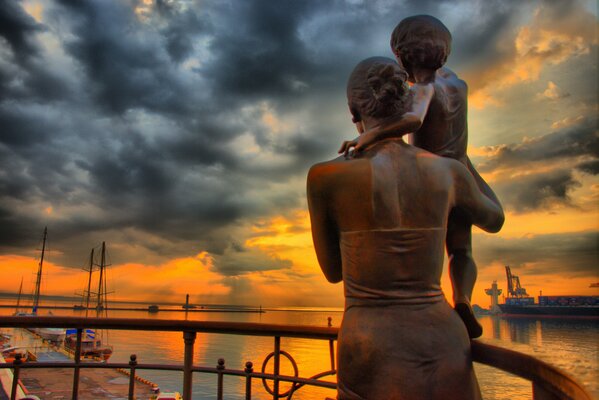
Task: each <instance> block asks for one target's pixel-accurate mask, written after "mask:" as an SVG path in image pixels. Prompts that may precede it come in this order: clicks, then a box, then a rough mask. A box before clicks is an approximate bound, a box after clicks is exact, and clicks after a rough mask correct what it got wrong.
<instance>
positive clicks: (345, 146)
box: [337, 139, 358, 158]
mask: <svg viewBox="0 0 599 400" xmlns="http://www.w3.org/2000/svg"><path fill="white" fill-rule="evenodd" d="M357 145H358V139H354V140H344V141H343V143H342V144H341V147H340V148H339V151H337V153H338V154H341V153H343V156H344V157H345V158H347V157H348V155H349V152H350V150H351V148H352V147H353V148H354V151H355V149H356V146H357Z"/></svg>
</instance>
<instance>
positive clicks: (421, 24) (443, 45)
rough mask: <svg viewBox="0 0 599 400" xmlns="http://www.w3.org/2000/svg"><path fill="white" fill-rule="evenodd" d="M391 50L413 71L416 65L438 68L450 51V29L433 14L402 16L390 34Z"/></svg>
mask: <svg viewBox="0 0 599 400" xmlns="http://www.w3.org/2000/svg"><path fill="white" fill-rule="evenodd" d="M391 50H393V54H395V56H396V57H397V59H398V62H401V64H402V65H403V66H404V68H405V69H406V70H407V71H408V72H410V71H412V69H413V68H423V69H434V70H436V69H439V68H441V67H442V66H443V64H445V61H447V56H449V53H450V51H451V33H449V30H448V29H447V27H446V26H445V25H443V23H442V22H441V21H439V20H438V19H437V18H435V17H431V16H430V15H415V16H413V17H408V18H406V19H404V20H402V21H401V22H400V23H399V24H398V25H397V26H396V27H395V29H394V30H393V33H392V34H391Z"/></svg>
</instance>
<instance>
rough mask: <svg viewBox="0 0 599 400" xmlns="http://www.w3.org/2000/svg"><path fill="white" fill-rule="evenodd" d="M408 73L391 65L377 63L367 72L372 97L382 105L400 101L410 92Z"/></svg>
mask: <svg viewBox="0 0 599 400" xmlns="http://www.w3.org/2000/svg"><path fill="white" fill-rule="evenodd" d="M407 78H408V75H407V73H406V72H405V71H404V70H403V69H399V68H396V67H394V66H393V65H389V64H381V63H375V64H373V65H372V66H371V67H370V68H369V69H368V72H367V78H366V80H367V82H368V85H369V86H370V90H371V91H372V95H373V96H374V98H375V99H376V101H377V102H379V103H381V104H390V103H393V102H396V101H398V100H400V99H401V98H402V97H403V96H404V95H405V93H406V91H407V90H408V87H407V84H406V80H407Z"/></svg>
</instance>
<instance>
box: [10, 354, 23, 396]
mask: <svg viewBox="0 0 599 400" xmlns="http://www.w3.org/2000/svg"><path fill="white" fill-rule="evenodd" d="M22 362H23V361H21V353H17V354H15V359H14V361H13V362H12V365H13V369H12V388H11V389H10V400H16V398H17V387H18V386H19V370H20V369H21V363H22Z"/></svg>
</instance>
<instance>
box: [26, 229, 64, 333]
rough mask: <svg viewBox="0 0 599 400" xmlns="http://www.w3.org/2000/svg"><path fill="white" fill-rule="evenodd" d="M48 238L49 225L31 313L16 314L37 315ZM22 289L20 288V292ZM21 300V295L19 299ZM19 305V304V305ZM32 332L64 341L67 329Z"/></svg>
mask: <svg viewBox="0 0 599 400" xmlns="http://www.w3.org/2000/svg"><path fill="white" fill-rule="evenodd" d="M47 238H48V227H45V228H44V237H43V240H42V254H41V256H40V263H39V266H38V269H37V279H36V281H35V293H34V295H33V306H32V308H31V312H30V313H25V312H20V311H18V310H17V311H16V312H15V315H17V316H23V317H35V316H37V309H38V307H39V303H40V289H41V286H42V269H43V266H44V255H45V253H46V239H47ZM21 290H22V286H21V289H20V290H19V292H20V291H21ZM17 302H20V295H19V298H18V299H17ZM17 307H18V306H17ZM29 330H30V331H31V332H34V333H36V334H38V335H39V336H40V337H41V338H42V339H45V340H49V341H51V342H62V341H63V340H64V338H65V336H66V330H65V329H63V328H31V329H29Z"/></svg>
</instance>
